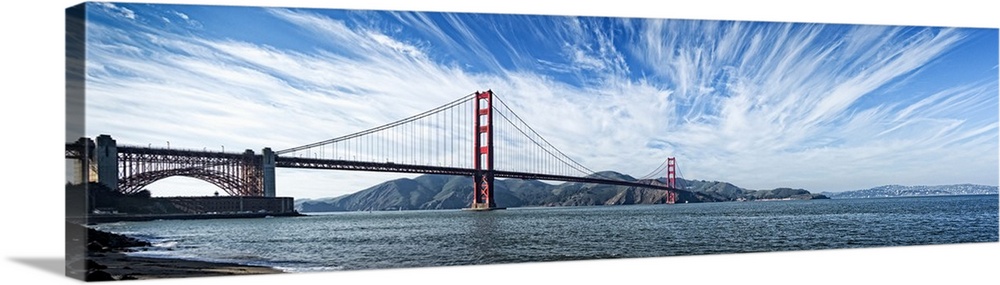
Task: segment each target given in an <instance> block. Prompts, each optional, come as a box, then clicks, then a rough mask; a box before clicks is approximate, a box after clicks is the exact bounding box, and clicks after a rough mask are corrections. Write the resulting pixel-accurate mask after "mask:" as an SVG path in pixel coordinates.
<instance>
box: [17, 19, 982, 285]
mask: <svg viewBox="0 0 1000 285" xmlns="http://www.w3.org/2000/svg"><path fill="white" fill-rule="evenodd" d="M38 2H40V1H38ZM46 2H47V3H44V4H40V3H33V4H30V5H29V4H28V3H30V1H24V0H22V1H20V2H16V3H18V4H14V5H11V4H9V2H8V4H7V5H5V7H3V8H0V13H2V17H0V21H3V24H2V25H0V29H2V33H0V37H2V38H3V41H2V42H3V44H2V51H3V52H0V56H2V59H3V60H2V61H0V64H2V65H3V74H2V77H0V83H2V85H3V93H2V94H3V97H2V98H3V99H4V101H3V103H0V108H2V109H0V114H2V116H3V117H2V121H0V122H2V123H0V125H2V126H3V131H2V133H0V134H2V136H3V139H2V140H0V141H2V143H3V145H2V148H0V151H2V155H0V157H2V162H0V167H2V171H0V175H2V176H0V178H2V180H0V181H2V183H0V185H2V186H0V191H2V193H3V194H4V196H3V198H0V201H2V203H0V209H2V215H3V222H4V223H3V224H0V236H2V237H3V240H2V241H0V247H2V248H3V255H4V256H3V258H0V270H2V274H0V276H2V277H0V278H3V281H0V282H2V283H3V284H24V283H35V284H50V283H57V284H65V283H70V282H73V283H75V282H77V281H75V280H72V279H69V278H67V277H64V276H63V273H62V258H63V243H62V241H63V228H62V225H63V217H62V215H63V208H62V200H63V196H62V195H63V194H62V193H63V189H64V188H63V181H64V177H63V175H64V173H63V163H64V160H63V158H62V152H63V150H62V148H63V143H64V142H63V137H64V134H63V131H64V118H65V115H64V113H63V112H64V95H65V90H64V83H65V80H64V73H63V72H64V49H63V47H64V38H63V36H64V26H63V25H64V9H65V8H66V7H69V6H72V5H75V4H77V3H79V2H73V1H46ZM156 2H157V3H185V4H223V5H253V6H285V7H322V8H360V9H392V10H421V11H460V12H491V13H529V14H559V15H593V16H627V17H656V18H684V19H722V20H764V21H794V22H821V23H855V24H894V25H933V26H961V27H987V28H997V27H1000V16H998V14H997V12H996V10H995V9H991V8H993V7H991V6H992V5H990V4H989V2H988V1H964V0H963V1H933V2H930V3H924V4H917V5H914V4H911V3H906V5H908V6H903V7H899V6H897V5H896V4H892V3H887V2H890V1H873V0H869V1H856V0H850V1H822V2H815V1H774V0H768V1H735V0H734V1H690V0H689V1H655V2H654V1H648V2H649V3H659V4H655V5H652V6H651V4H648V3H644V2H646V1H638V0H614V1H542V0H532V1H522V0H517V1H510V0H508V1H421V2H420V3H419V4H415V3H407V1H402V0H395V1H355V0H351V1H298V0H291V1H280V2H279V1H239V2H237V1H156ZM695 2H697V3H695ZM744 2H752V3H744ZM899 2H901V3H905V2H908V1H899ZM998 96H1000V95H998ZM12 182H13V183H12ZM262 230H266V229H262ZM998 265H1000V243H980V244H963V245H938V246H909V247H893V248H875V249H860V250H856V249H851V250H822V251H800V252H784V253H758V254H730V255H708V256H686V257H666V258H643V259H624V260H613V261H607V260H600V261H574V262H547V263H530V264H511V265H490V266H457V267H438V268H422V269H397V270H366V271H349V272H330V273H310V274H280V275H269V276H238V277H209V278H186V279H170V280H155V281H132V282H135V283H137V284H146V283H148V284H236V283H239V284H274V283H284V284H301V283H325V284H329V283H338V284H355V283H363V284H411V283H417V284H460V283H486V284H523V283H528V284H537V283H559V284H565V283H584V284H619V283H638V282H651V283H656V284H664V283H711V284H714V283H731V284H747V283H750V284H855V283H861V284H871V283H885V284H932V283H934V284H996V282H997V275H996V273H995V272H997V270H998V269H1000V268H998ZM12 281H13V282H12ZM132 282H129V284H132Z"/></svg>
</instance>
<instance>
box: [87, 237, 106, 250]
mask: <svg viewBox="0 0 1000 285" xmlns="http://www.w3.org/2000/svg"><path fill="white" fill-rule="evenodd" d="M87 250H89V251H101V252H103V251H108V248H107V247H106V246H104V245H103V244H101V243H100V242H98V241H96V240H95V241H91V242H90V243H87Z"/></svg>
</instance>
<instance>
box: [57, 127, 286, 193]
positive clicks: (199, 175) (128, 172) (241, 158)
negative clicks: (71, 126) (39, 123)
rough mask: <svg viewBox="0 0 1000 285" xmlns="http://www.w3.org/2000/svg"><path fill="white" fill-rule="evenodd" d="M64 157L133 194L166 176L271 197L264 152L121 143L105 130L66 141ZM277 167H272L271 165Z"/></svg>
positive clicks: (87, 175)
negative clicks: (122, 144) (120, 144)
mask: <svg viewBox="0 0 1000 285" xmlns="http://www.w3.org/2000/svg"><path fill="white" fill-rule="evenodd" d="M264 151H265V152H268V151H270V149H265V150H264ZM66 158H69V159H75V160H78V161H79V162H80V163H82V165H81V168H80V170H81V171H82V170H83V169H86V172H87V173H81V174H80V175H82V177H81V178H82V179H86V180H87V181H97V182H99V183H101V184H104V185H105V186H107V187H108V188H111V189H115V190H116V191H119V192H122V193H126V194H132V193H136V192H139V191H141V190H142V189H143V188H145V187H146V186H149V184H152V183H153V182H156V181H159V180H161V179H164V178H168V177H174V176H182V177H191V178H195V179H200V180H203V181H206V182H208V183H211V184H212V185H215V186H216V187H219V188H221V189H222V191H224V192H226V193H227V194H229V195H231V196H268V195H267V191H266V190H265V185H266V182H265V173H266V170H265V168H264V160H265V158H264V156H263V155H261V154H255V153H254V152H253V151H252V150H246V151H245V152H243V153H224V152H206V151H196V150H185V149H169V148H151V147H139V146H118V145H117V144H116V143H115V141H114V139H111V138H110V136H106V135H102V136H99V137H98V138H97V143H96V144H95V143H94V142H92V141H89V140H88V139H85V138H84V139H81V140H80V141H78V142H75V143H71V144H67V145H66ZM272 169H273V168H272Z"/></svg>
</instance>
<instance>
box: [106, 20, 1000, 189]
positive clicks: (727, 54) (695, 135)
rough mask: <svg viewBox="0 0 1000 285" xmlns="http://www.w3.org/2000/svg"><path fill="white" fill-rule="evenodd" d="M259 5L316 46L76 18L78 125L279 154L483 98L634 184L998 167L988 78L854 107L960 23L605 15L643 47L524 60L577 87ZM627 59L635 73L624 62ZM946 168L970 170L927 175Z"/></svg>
mask: <svg viewBox="0 0 1000 285" xmlns="http://www.w3.org/2000/svg"><path fill="white" fill-rule="evenodd" d="M268 11H269V12H270V13H271V14H272V15H274V16H275V17H277V18H278V19H281V20H284V21H287V22H288V23H291V24H294V25H296V26H298V27H300V28H302V29H304V30H307V31H310V32H311V33H313V35H315V36H316V37H317V38H319V39H322V40H323V41H324V43H325V44H326V45H327V47H326V48H324V49H323V50H320V51H316V52H301V51H288V50H281V49H277V48H275V47H270V46H265V45H260V44H255V43H249V42H242V41H235V40H220V39H210V38H190V37H188V36H187V35H176V34H169V33H163V32H152V31H151V32H147V33H144V34H141V35H139V36H135V37H132V36H123V35H126V34H128V33H127V32H125V31H122V30H118V29H115V28H110V27H106V26H100V25H96V24H92V27H93V29H92V31H93V32H92V35H91V39H93V46H92V47H93V48H91V49H89V50H88V52H89V54H88V58H87V59H88V80H89V81H88V85H87V88H88V94H89V95H90V97H89V98H90V100H89V101H88V116H89V117H88V119H90V120H89V121H88V122H87V124H88V130H91V131H92V132H105V131H106V130H107V131H109V132H112V133H111V134H112V135H113V136H115V137H116V138H118V139H119V141H120V142H125V143H134V144H142V145H145V144H147V143H151V144H155V145H162V144H163V142H166V141H170V142H171V143H172V145H173V146H183V147H188V148H195V149H201V148H210V149H219V148H221V146H223V145H224V146H225V147H226V149H227V150H229V151H238V150H240V149H242V148H253V149H255V151H259V148H261V147H264V146H268V147H272V148H274V149H276V150H280V149H285V148H290V147H294V146H299V145H304V144H307V143H312V142H316V141H322V140H325V139H330V138H333V137H338V136H341V135H345V134H350V133H353V132H357V131H361V130H365V129H368V128H371V127H374V126H378V125H381V124H385V123H388V122H391V121H395V120H398V119H401V118H403V117H407V116H410V115H412V114H416V113H420V112H423V111H425V110H428V109H430V108H433V107H436V106H438V105H441V104H443V103H445V102H448V101H451V100H453V99H456V98H458V97H460V96H462V95H465V94H469V93H471V92H473V91H476V90H485V89H493V90H494V91H495V92H497V93H498V94H499V96H501V98H503V100H504V101H505V102H507V104H509V105H511V108H513V109H514V110H515V111H516V112H517V113H518V114H519V115H520V116H521V117H522V118H523V119H524V120H525V121H527V122H528V123H529V124H530V125H531V127H532V128H534V129H535V130H537V131H539V132H540V133H542V135H544V136H545V137H546V138H547V139H548V141H549V142H551V143H552V144H553V145H555V146H557V147H558V148H559V149H561V150H562V151H564V152H566V154H567V155H569V156H570V157H572V158H574V159H575V160H577V161H580V162H581V163H583V164H584V165H586V166H588V167H590V168H592V169H594V170H604V169H613V170H618V171H622V172H626V173H630V174H632V175H641V174H645V173H647V172H648V171H649V170H652V169H653V168H655V167H656V166H657V165H659V164H660V163H661V162H662V160H663V159H664V158H665V157H666V156H677V157H678V159H679V165H680V168H681V169H682V171H683V172H682V174H684V175H686V176H685V177H686V178H694V179H710V180H724V181H730V182H733V183H736V184H737V185H740V186H745V187H751V188H774V187H804V188H807V189H810V190H846V189H850V188H861V187H870V186H875V185H878V184H889V183H904V182H900V181H908V182H912V183H927V184H939V183H951V182H978V183H987V182H989V181H984V179H983V177H986V178H989V179H993V180H994V181H995V180H996V179H995V178H996V173H997V172H998V171H997V159H996V158H997V155H996V153H997V123H996V113H995V111H996V110H995V109H996V106H997V98H996V89H997V83H996V79H992V80H987V81H985V82H979V83H974V84H964V85H958V86H954V87H951V88H944V89H942V90H935V91H934V92H935V93H934V94H932V95H930V96H926V97H924V98H923V99H920V100H912V101H914V102H909V101H906V100H902V101H886V103H882V104H873V105H870V106H869V105H864V104H860V103H859V102H860V101H861V100H862V99H863V98H868V97H870V96H876V95H872V91H873V90H877V89H879V88H880V87H884V86H887V85H890V84H891V82H893V80H894V79H896V78H900V77H904V76H908V75H912V74H913V73H914V72H916V71H917V70H918V69H919V68H920V67H921V66H925V65H926V64H927V63H928V62H931V61H932V60H934V59H935V58H937V57H939V56H941V54H943V53H944V52H945V51H947V50H948V49H949V48H952V47H954V46H955V45H956V44H957V43H959V42H960V41H961V39H962V33H961V32H960V31H955V30H940V31H938V32H936V33H932V31H928V32H924V33H918V34H916V35H914V36H910V37H907V36H906V35H904V33H903V31H902V30H900V29H898V28H889V27H869V26H859V27H855V28H852V29H850V30H847V31H845V32H844V33H843V35H842V36H840V37H838V38H837V40H836V41H834V42H832V43H830V44H817V43H819V41H820V38H821V37H820V35H821V34H823V33H824V29H825V28H826V27H825V26H821V25H801V26H800V25H783V24H768V25H749V24H746V23H731V24H723V23H719V22H690V21H660V20H648V21H646V20H643V21H639V20H631V21H628V22H627V23H621V24H622V25H624V26H627V27H626V29H625V30H629V31H634V33H636V34H637V35H639V36H638V37H636V38H638V39H642V41H641V42H637V43H635V45H634V49H629V50H619V49H618V48H616V46H615V44H614V41H613V40H612V38H613V34H611V33H608V32H606V31H602V30H601V29H598V28H595V27H589V26H587V25H584V24H581V23H580V22H579V21H575V20H567V21H565V22H562V23H561V24H557V26H556V27H553V29H552V32H551V33H552V34H551V35H548V36H550V38H551V39H552V40H556V41H559V42H564V43H566V45H564V47H565V50H564V52H566V53H565V55H566V56H567V57H566V58H565V60H566V62H551V61H544V60H540V59H539V60H536V61H532V62H537V63H540V66H543V68H541V69H540V70H542V71H545V70H550V69H555V70H561V71H560V72H573V73H575V75H576V76H580V77H582V78H587V79H586V80H583V81H584V82H585V84H571V83H567V82H561V81H556V80H555V79H553V77H551V76H550V75H548V74H544V73H541V72H536V71H532V70H523V69H521V68H519V67H516V66H515V67H512V68H510V69H504V68H501V64H500V63H499V62H497V61H496V59H495V58H489V59H488V60H489V61H488V62H487V64H488V65H490V66H492V67H493V69H492V70H493V71H494V72H488V73H472V72H468V71H466V70H464V69H462V68H459V67H456V66H454V65H453V64H450V63H441V62H437V61H435V59H434V58H433V55H432V54H430V52H429V50H431V49H434V48H440V47H429V46H427V45H424V44H414V43H410V42H407V41H406V40H402V39H399V38H397V37H393V36H391V35H392V34H391V33H389V32H385V31H380V30H378V29H376V28H374V27H370V26H365V25H360V24H356V23H348V22H344V21H341V20H336V19H331V18H327V17H325V16H322V15H318V14H314V13H310V12H304V11H294V10H284V9H272V10H268ZM177 14H178V16H180V15H184V14H182V13H177ZM393 15H394V16H395V17H397V18H398V19H401V20H405V22H406V23H410V24H413V25H416V27H417V29H419V30H420V31H423V32H425V33H426V34H428V35H431V36H433V37H436V38H439V40H440V41H441V42H444V43H457V42H461V43H463V46H462V48H458V47H450V48H452V49H461V50H462V51H464V52H468V53H469V54H477V56H476V57H474V58H475V59H479V57H488V56H487V55H488V54H489V53H488V52H487V51H488V50H489V49H487V48H486V43H484V42H483V40H482V39H481V38H480V37H479V36H477V35H476V34H475V33H474V32H473V28H472V27H470V26H469V25H468V23H465V22H464V21H463V20H462V19H461V18H459V17H457V16H455V15H446V17H445V20H446V21H445V22H444V23H442V24H446V25H449V27H450V28H452V29H455V30H456V31H457V32H458V33H457V34H447V33H444V32H443V30H444V28H443V27H441V26H438V24H436V23H434V22H433V21H430V20H429V19H428V18H426V16H425V15H423V14H412V13H398V14H393ZM182 18H187V17H186V15H184V16H182ZM934 31H937V30H934ZM535 32H538V31H535ZM691 35H700V36H695V37H692V36H691ZM823 35H826V34H823ZM506 46H507V50H508V51H510V52H512V54H516V55H517V56H530V54H523V53H519V52H518V51H516V50H514V49H513V48H512V47H513V45H511V44H507V45H506ZM626 57H634V58H637V59H641V61H642V62H644V64H645V66H641V67H639V66H629V65H628V64H626V60H625V58H626ZM585 67H586V68H585ZM598 70H601V71H602V72H600V73H596V74H587V73H586V72H593V71H598ZM633 72H635V73H638V72H643V73H645V72H650V73H649V74H647V76H635V75H636V74H633ZM630 76H633V77H630ZM595 78H596V79H595ZM633 78H638V79H633ZM989 107H992V109H990V108H989ZM990 112H993V113H992V115H987V116H976V117H969V116H968V115H967V114H989V113H990ZM90 135H97V133H94V134H90ZM650 145H659V146H662V149H658V148H652V147H650ZM984 154H985V155H984ZM955 168H962V169H972V171H965V172H962V173H953V174H952V175H950V176H947V177H942V176H936V174H939V173H945V172H949V171H952V170H953V169H955ZM990 171H992V174H988V173H989V172H990ZM952 172H953V171H952ZM983 173H987V174H983ZM280 176H281V177H280V178H279V180H278V183H279V188H281V189H282V190H279V192H281V194H282V195H292V196H296V197H311V198H316V197H329V196H336V195H339V194H343V193H348V192H351V191H356V190H358V189H361V188H363V187H367V186H371V185H372V184H375V183H376V182H377V181H380V180H385V179H387V178H389V177H398V176H399V175H398V174H358V173H349V172H348V173H345V172H316V171H303V170H282V171H281V174H280ZM359 177H367V179H362V178H359ZM331 185H339V186H341V187H339V188H337V189H335V190H331V189H330V188H334V187H333V186H331ZM206 187H208V186H206ZM286 189H287V190H286Z"/></svg>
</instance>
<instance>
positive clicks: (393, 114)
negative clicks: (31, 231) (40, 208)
mask: <svg viewBox="0 0 1000 285" xmlns="http://www.w3.org/2000/svg"><path fill="white" fill-rule="evenodd" d="M65 20H66V71H65V75H66V106H67V108H66V118H67V121H66V142H65V154H66V155H65V158H66V169H65V173H66V181H65V182H66V183H65V185H66V189H65V195H66V196H65V197H66V204H65V206H66V208H65V212H66V221H65V229H66V230H65V233H66V245H65V246H66V271H65V272H66V275H67V276H69V277H72V278H76V279H81V280H86V281H105V280H138V279H164V278H179V277H209V276H226V275H249V274H277V273H292V274H299V273H315V272H332V271H357V270H384V269H397V268H427V267H442V266H460V265H474V266H486V265H497V264H523V263H537V262H569V261H579V260H608V259H636V258H652V257H672V258H681V257H682V256H694V255H716V254H735V253H754V252H794V251H804V250H821V249H822V250H829V249H849V248H881V247H894V246H914V245H937V244H961V243H996V242H997V241H998V214H997V212H998V202H997V197H998V194H997V193H998V191H997V181H998V173H1000V169H998V156H1000V155H998V148H1000V144H998V123H997V122H998V120H1000V119H998V108H1000V107H998V106H1000V105H998V96H997V93H998V67H997V65H998V56H997V52H998V31H997V29H996V28H981V27H980V28H976V27H945V26H912V25H861V24H832V23H831V24H828V23H806V22H766V21H743V20H702V19H667V18H642V17H607V16H572V15H541V14H512V13H469V12H431V11H402V10H363V9H332V8H296V7H257V6H236V5H232V6H224V5H182V4H152V3H150V4H147V3H107V2H87V3H82V4H79V5H76V6H73V7H70V8H67V9H66V19H65ZM774 270H777V271H778V272H774V273H776V274H781V273H782V272H781V271H782V270H783V269H774ZM663 274H664V275H665V276H671V275H684V274H685V273H684V272H678V271H671V270H666V271H665V272H664V273H663Z"/></svg>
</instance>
